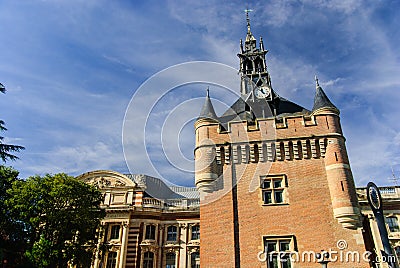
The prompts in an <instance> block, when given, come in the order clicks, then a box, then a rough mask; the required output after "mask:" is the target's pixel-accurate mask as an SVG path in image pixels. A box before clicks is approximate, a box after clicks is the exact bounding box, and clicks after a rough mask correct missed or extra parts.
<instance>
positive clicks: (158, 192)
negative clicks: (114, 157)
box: [126, 174, 200, 200]
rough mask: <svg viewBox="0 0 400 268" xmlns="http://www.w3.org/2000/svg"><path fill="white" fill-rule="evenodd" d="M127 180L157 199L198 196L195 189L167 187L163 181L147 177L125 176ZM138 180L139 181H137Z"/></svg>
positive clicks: (192, 197)
mask: <svg viewBox="0 0 400 268" xmlns="http://www.w3.org/2000/svg"><path fill="white" fill-rule="evenodd" d="M126 176H127V177H128V178H130V179H131V180H133V181H134V182H135V183H137V184H138V185H139V186H140V187H143V188H145V192H146V193H147V194H148V195H150V196H152V197H154V198H157V199H163V200H171V199H198V198H200V194H199V192H198V191H197V189H196V188H195V187H184V186H174V185H167V184H166V183H165V182H164V181H163V180H161V179H159V178H155V177H151V176H147V175H137V174H127V175H126ZM138 178H140V180H138Z"/></svg>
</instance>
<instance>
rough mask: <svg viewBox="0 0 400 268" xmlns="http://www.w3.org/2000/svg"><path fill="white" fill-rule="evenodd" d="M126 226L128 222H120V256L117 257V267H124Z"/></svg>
mask: <svg viewBox="0 0 400 268" xmlns="http://www.w3.org/2000/svg"><path fill="white" fill-rule="evenodd" d="M128 228H129V222H123V223H122V241H121V251H120V258H119V265H118V267H119V268H124V267H125V261H126V248H127V246H128Z"/></svg>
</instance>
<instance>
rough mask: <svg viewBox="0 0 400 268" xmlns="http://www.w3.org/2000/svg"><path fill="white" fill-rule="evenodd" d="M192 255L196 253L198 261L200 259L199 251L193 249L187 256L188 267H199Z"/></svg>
mask: <svg viewBox="0 0 400 268" xmlns="http://www.w3.org/2000/svg"><path fill="white" fill-rule="evenodd" d="M194 255H198V256H199V257H198V261H200V252H199V251H193V252H190V253H189V258H188V265H189V266H188V267H190V268H199V267H200V264H199V263H198V262H197V260H196V259H194V258H193V256H194Z"/></svg>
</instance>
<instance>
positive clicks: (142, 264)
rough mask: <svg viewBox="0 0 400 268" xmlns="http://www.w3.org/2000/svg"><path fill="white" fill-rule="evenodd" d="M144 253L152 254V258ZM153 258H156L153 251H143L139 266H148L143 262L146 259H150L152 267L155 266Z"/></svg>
mask: <svg viewBox="0 0 400 268" xmlns="http://www.w3.org/2000/svg"><path fill="white" fill-rule="evenodd" d="M146 254H152V258H149V257H147V256H146ZM155 259H156V254H155V253H154V252H152V251H146V252H143V259H142V263H141V266H140V267H141V268H148V266H147V265H146V266H145V262H146V261H151V262H152V263H151V265H150V266H151V267H152V268H154V267H155V265H154V262H155Z"/></svg>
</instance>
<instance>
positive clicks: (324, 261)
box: [315, 251, 330, 268]
mask: <svg viewBox="0 0 400 268" xmlns="http://www.w3.org/2000/svg"><path fill="white" fill-rule="evenodd" d="M315 257H316V258H317V262H318V263H320V264H321V266H322V268H327V267H328V263H329V262H330V260H329V252H326V251H321V253H317V254H315Z"/></svg>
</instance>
